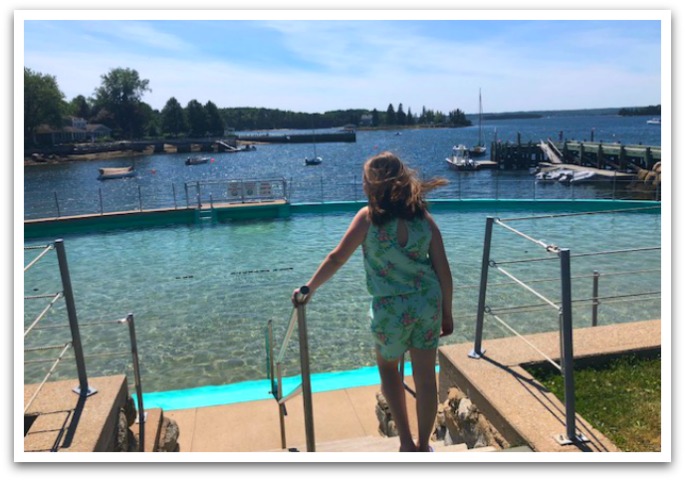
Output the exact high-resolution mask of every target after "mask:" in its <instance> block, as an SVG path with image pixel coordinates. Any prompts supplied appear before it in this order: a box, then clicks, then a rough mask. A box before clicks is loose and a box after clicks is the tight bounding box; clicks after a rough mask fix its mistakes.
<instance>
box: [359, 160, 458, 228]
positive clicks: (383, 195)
mask: <svg viewBox="0 0 685 480" xmlns="http://www.w3.org/2000/svg"><path fill="white" fill-rule="evenodd" d="M446 184H447V180H445V179H444V178H435V179H432V180H428V181H422V180H420V179H419V178H418V176H417V174H416V172H415V171H414V170H412V169H411V168H408V167H406V166H405V165H404V163H402V161H401V160H400V159H399V158H397V156H395V155H394V154H393V153H391V152H382V153H379V154H378V155H375V156H373V157H371V158H369V159H368V160H367V161H366V163H364V192H365V193H366V195H367V197H368V198H369V214H370V216H371V222H372V223H373V224H374V225H382V224H384V223H386V222H387V221H388V220H390V219H391V218H395V217H398V218H402V219H405V220H412V219H414V218H417V217H418V218H423V217H424V215H425V213H426V210H427V203H426V199H425V194H426V193H427V192H429V191H431V190H433V189H435V188H437V187H440V186H442V185H446Z"/></svg>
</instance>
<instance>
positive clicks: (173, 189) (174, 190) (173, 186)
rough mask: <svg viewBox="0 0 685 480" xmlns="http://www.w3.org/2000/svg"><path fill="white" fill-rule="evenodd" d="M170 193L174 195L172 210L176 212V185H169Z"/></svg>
mask: <svg viewBox="0 0 685 480" xmlns="http://www.w3.org/2000/svg"><path fill="white" fill-rule="evenodd" d="M171 192H172V194H173V195H174V210H178V205H177V204H176V185H174V184H173V183H172V184H171Z"/></svg>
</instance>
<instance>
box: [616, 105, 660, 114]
mask: <svg viewBox="0 0 685 480" xmlns="http://www.w3.org/2000/svg"><path fill="white" fill-rule="evenodd" d="M618 114H619V115H620V116H622V117H635V116H639V115H661V104H659V105H649V106H647V107H635V108H621V109H620V110H619V111H618Z"/></svg>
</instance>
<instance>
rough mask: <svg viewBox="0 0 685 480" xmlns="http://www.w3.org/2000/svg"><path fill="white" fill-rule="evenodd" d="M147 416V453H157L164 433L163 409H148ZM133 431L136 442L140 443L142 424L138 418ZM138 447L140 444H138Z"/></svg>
mask: <svg viewBox="0 0 685 480" xmlns="http://www.w3.org/2000/svg"><path fill="white" fill-rule="evenodd" d="M145 413H146V414H147V416H146V418H145V445H144V448H145V451H146V452H155V451H157V449H158V447H159V436H160V434H161V433H162V418H163V416H164V412H163V411H162V409H161V408H151V409H146V410H145ZM131 431H132V432H133V435H134V436H135V438H136V442H140V424H139V423H138V417H137V416H136V422H135V423H134V424H133V425H131ZM136 445H138V443H136Z"/></svg>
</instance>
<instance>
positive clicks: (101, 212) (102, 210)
mask: <svg viewBox="0 0 685 480" xmlns="http://www.w3.org/2000/svg"><path fill="white" fill-rule="evenodd" d="M98 195H99V197H100V215H102V214H103V213H104V209H103V208H102V189H101V188H98Z"/></svg>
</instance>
